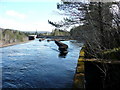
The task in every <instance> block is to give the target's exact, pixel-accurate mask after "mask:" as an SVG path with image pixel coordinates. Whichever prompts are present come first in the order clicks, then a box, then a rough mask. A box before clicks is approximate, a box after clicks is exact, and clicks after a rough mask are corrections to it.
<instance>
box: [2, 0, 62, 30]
mask: <svg viewBox="0 0 120 90" xmlns="http://www.w3.org/2000/svg"><path fill="white" fill-rule="evenodd" d="M58 2H60V0H0V28H9V29H15V30H21V31H36V30H37V31H52V29H54V28H55V27H53V26H51V25H50V24H48V19H49V20H51V21H59V20H61V19H62V17H63V16H61V15H59V14H57V13H56V12H57V11H59V10H57V3H58Z"/></svg>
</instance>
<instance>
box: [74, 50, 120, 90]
mask: <svg viewBox="0 0 120 90" xmlns="http://www.w3.org/2000/svg"><path fill="white" fill-rule="evenodd" d="M73 87H74V88H75V89H76V88H81V89H82V90H84V89H85V90H91V89H97V90H103V89H112V90H118V89H120V61H119V60H98V59H86V58H84V49H83V48H82V50H81V51H80V57H79V59H78V64H77V67H76V74H75V77H74V84H73Z"/></svg>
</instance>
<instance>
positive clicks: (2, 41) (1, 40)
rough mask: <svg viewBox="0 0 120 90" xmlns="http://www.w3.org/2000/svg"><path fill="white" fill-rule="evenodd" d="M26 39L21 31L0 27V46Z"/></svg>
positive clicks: (25, 40) (21, 41)
mask: <svg viewBox="0 0 120 90" xmlns="http://www.w3.org/2000/svg"><path fill="white" fill-rule="evenodd" d="M27 41H28V37H27V36H26V35H25V33H23V32H20V31H17V30H11V29H3V28H0V47H5V46H9V45H15V44H19V43H23V42H27Z"/></svg>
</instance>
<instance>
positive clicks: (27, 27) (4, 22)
mask: <svg viewBox="0 0 120 90" xmlns="http://www.w3.org/2000/svg"><path fill="white" fill-rule="evenodd" d="M0 27H1V28H9V29H14V30H21V31H36V30H38V31H52V29H53V27H52V26H51V25H49V24H48V23H47V22H31V23H29V22H18V21H15V20H13V19H11V18H3V17H0Z"/></svg>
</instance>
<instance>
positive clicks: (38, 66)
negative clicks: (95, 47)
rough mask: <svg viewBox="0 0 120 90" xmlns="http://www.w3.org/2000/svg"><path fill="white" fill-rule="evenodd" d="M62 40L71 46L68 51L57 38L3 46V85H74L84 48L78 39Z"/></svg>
mask: <svg viewBox="0 0 120 90" xmlns="http://www.w3.org/2000/svg"><path fill="white" fill-rule="evenodd" d="M63 43H65V44H67V45H68V46H69V48H68V53H66V54H62V53H60V52H59V50H58V47H57V45H56V44H55V43H54V41H50V42H49V43H48V42H47V40H44V41H41V42H39V39H36V40H34V41H30V42H28V43H25V44H20V45H14V46H9V47H4V48H0V51H1V50H2V51H1V53H2V83H3V85H2V86H3V88H71V87H72V83H73V77H74V73H75V69H76V65H77V59H78V57H79V51H80V49H81V48H80V47H79V46H78V45H77V44H78V43H76V44H75V43H73V42H70V41H63ZM58 55H59V56H58Z"/></svg>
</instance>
